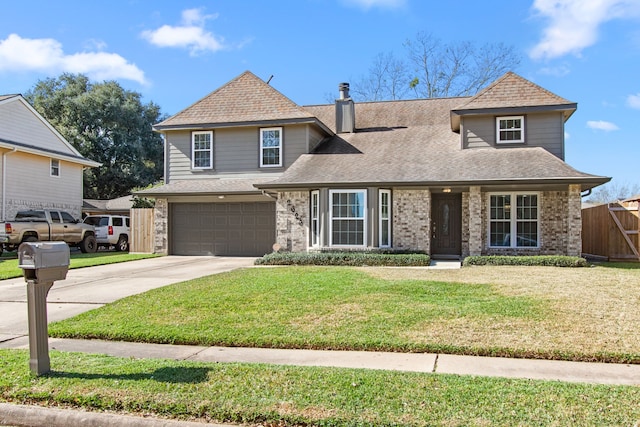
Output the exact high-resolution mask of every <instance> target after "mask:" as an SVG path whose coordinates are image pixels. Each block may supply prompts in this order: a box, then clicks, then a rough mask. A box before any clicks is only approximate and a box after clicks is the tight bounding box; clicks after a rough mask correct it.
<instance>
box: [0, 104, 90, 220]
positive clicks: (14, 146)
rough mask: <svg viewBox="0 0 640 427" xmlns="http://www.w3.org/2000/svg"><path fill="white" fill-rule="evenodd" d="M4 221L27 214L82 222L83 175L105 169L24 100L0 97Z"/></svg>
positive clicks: (1, 178)
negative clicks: (60, 214)
mask: <svg viewBox="0 0 640 427" xmlns="http://www.w3.org/2000/svg"><path fill="white" fill-rule="evenodd" d="M0 155H1V156H2V158H1V160H0V182H1V187H0V192H1V197H0V203H1V216H2V218H1V219H2V220H3V221H4V220H11V219H13V218H14V216H15V214H16V212H17V211H19V210H23V209H44V208H48V209H60V210H65V211H67V212H69V213H70V214H71V215H73V216H74V217H75V218H80V212H81V208H82V170H83V169H84V168H86V167H95V166H99V165H100V164H99V163H97V162H94V161H91V160H89V159H86V158H84V157H82V156H81V155H80V153H78V151H76V149H75V148H73V146H72V145H71V144H70V143H69V142H67V141H66V140H65V139H64V138H63V137H62V135H60V134H59V133H58V132H57V131H56V130H55V129H54V128H53V126H51V124H49V122H47V121H46V120H45V119H44V118H43V117H42V116H41V115H40V114H38V112H37V111H36V110H35V109H34V108H33V107H32V106H31V105H30V104H29V103H28V102H27V101H26V100H25V99H24V98H23V97H22V96H21V95H0Z"/></svg>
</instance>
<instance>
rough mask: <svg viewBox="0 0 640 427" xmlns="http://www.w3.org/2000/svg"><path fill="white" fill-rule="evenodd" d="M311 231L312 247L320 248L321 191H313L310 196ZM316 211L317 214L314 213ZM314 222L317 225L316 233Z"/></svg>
mask: <svg viewBox="0 0 640 427" xmlns="http://www.w3.org/2000/svg"><path fill="white" fill-rule="evenodd" d="M309 209H310V212H309V220H310V224H309V229H310V231H311V247H313V248H317V247H320V190H312V191H311V194H310V196H309ZM314 210H315V212H314ZM314 222H315V224H316V227H315V233H314V227H313V225H314Z"/></svg>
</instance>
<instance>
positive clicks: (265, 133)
mask: <svg viewBox="0 0 640 427" xmlns="http://www.w3.org/2000/svg"><path fill="white" fill-rule="evenodd" d="M278 166H282V128H263V129H260V167H278Z"/></svg>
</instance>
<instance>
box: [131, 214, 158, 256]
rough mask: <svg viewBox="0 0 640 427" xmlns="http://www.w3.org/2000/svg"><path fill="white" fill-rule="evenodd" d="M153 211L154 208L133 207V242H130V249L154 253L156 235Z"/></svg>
mask: <svg viewBox="0 0 640 427" xmlns="http://www.w3.org/2000/svg"><path fill="white" fill-rule="evenodd" d="M153 212H154V209H153V208H148V209H131V215H130V217H131V236H130V237H131V242H129V251H131V252H140V253H153V243H154V237H155V227H154V224H153V216H154V215H153Z"/></svg>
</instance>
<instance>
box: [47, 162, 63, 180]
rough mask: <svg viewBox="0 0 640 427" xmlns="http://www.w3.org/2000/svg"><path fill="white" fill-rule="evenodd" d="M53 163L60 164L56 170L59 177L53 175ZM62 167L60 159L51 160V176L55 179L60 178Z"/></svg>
mask: <svg viewBox="0 0 640 427" xmlns="http://www.w3.org/2000/svg"><path fill="white" fill-rule="evenodd" d="M53 162H58V165H57V166H56V169H57V171H58V174H57V175H54V174H53ZM61 166H62V165H61V164H60V160H59V159H54V158H51V159H49V176H51V177H53V178H60V175H61V173H60V172H61V170H60V169H61Z"/></svg>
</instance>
